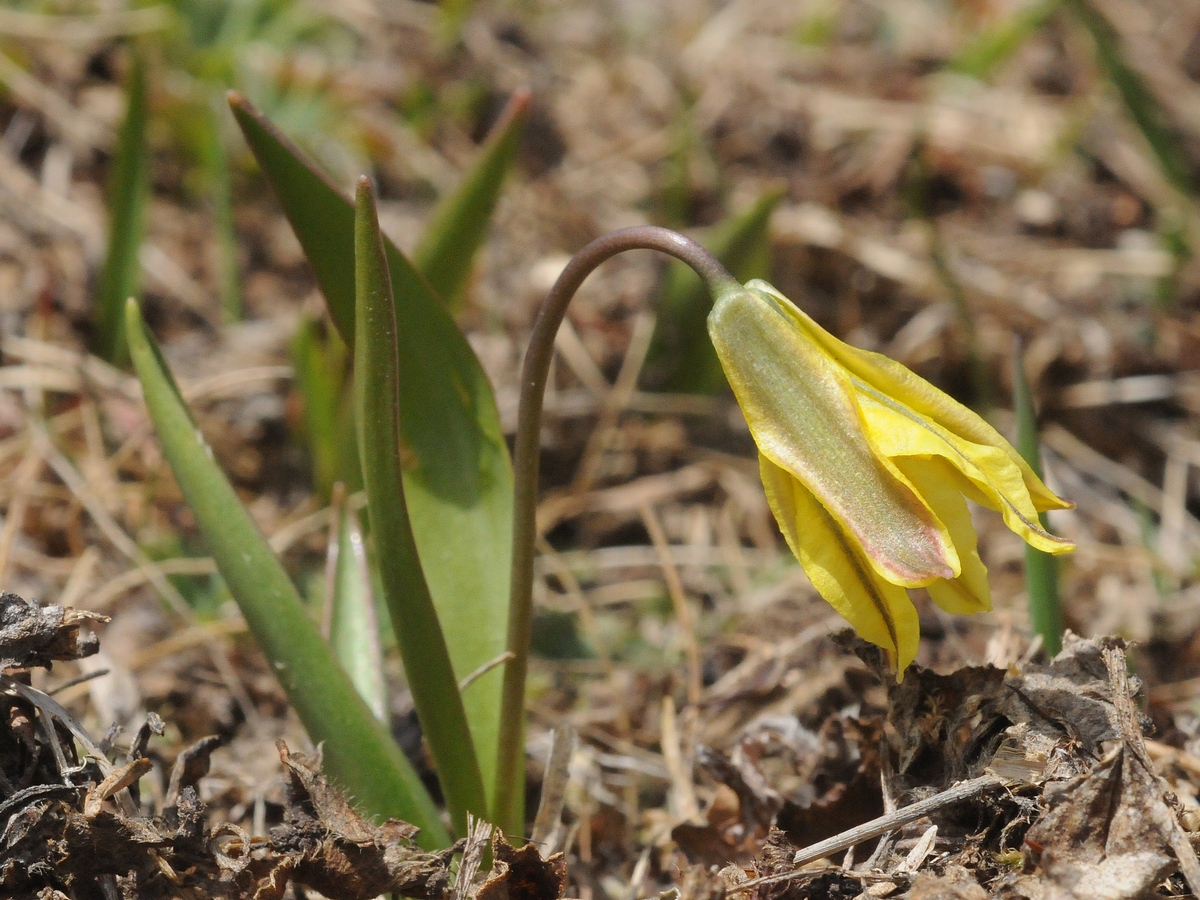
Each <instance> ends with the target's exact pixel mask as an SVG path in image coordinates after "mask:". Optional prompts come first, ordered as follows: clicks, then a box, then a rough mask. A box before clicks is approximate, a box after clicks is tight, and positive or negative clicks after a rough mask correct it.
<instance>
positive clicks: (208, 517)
mask: <svg viewBox="0 0 1200 900" xmlns="http://www.w3.org/2000/svg"><path fill="white" fill-rule="evenodd" d="M125 325H126V334H127V336H128V341H129V350H130V356H131V357H132V359H133V364H134V368H135V369H136V371H137V375H138V379H139V380H140V381H141V383H142V392H143V394H144V396H145V400H146V408H147V409H148V410H149V412H150V418H151V420H152V421H153V422H154V429H155V431H156V432H157V433H158V437H159V441H160V442H161V444H162V448H163V454H164V455H165V456H166V458H167V461H168V462H169V463H170V465H171V470H172V471H173V472H174V473H175V478H176V479H177V480H178V482H179V486H180V488H181V489H182V490H183V495H184V497H185V498H186V499H187V502H188V505H189V507H191V510H192V512H193V513H194V514H195V516H196V521H197V524H198V525H199V528H200V531H201V533H202V534H203V535H204V538H205V541H206V542H207V544H208V546H209V549H210V550H211V551H212V555H213V558H214V559H215V560H216V561H217V566H218V568H219V569H220V571H221V576H222V577H223V578H224V579H225V583H226V584H227V585H228V586H229V590H230V593H232V594H233V596H234V599H235V600H237V603H238V606H239V608H240V609H241V611H242V615H243V616H245V618H246V623H247V624H248V625H249V627H250V631H251V633H252V634H253V635H254V638H255V640H256V641H257V642H258V645H259V646H260V647H261V648H262V651H263V653H264V654H265V656H266V657H267V661H268V662H269V664H270V666H271V670H272V671H273V672H274V673H275V676H276V677H277V678H278V679H279V683H280V684H281V685H282V686H283V689H284V691H285V693H286V694H287V697H288V700H289V701H290V702H291V704H292V706H293V707H295V709H296V713H297V715H299V717H300V721H301V722H302V723H303V724H304V727H305V728H306V729H307V730H308V733H309V736H310V737H311V738H312V740H313V742H314V743H318V744H323V745H324V762H325V769H326V771H327V772H328V773H329V775H330V776H331V777H332V778H333V779H334V780H335V781H336V782H337V783H338V784H340V785H341V787H342V788H343V789H344V790H345V791H346V792H347V793H348V794H349V795H350V796H351V797H353V798H354V799H355V801H356V802H357V803H358V804H359V805H360V806H361V807H362V808H363V809H364V810H365V811H366V812H367V813H369V814H370V815H372V816H375V817H385V816H396V817H399V818H401V819H404V820H406V821H409V822H411V823H412V824H414V825H417V826H418V827H420V829H421V834H420V836H419V838H418V840H419V842H420V843H421V844H422V845H423V846H426V847H444V846H446V845H447V844H448V843H449V835H448V834H447V833H446V829H445V828H444V827H443V825H442V823H441V820H440V819H439V818H438V812H437V808H436V807H435V806H434V804H433V801H432V800H431V799H430V797H429V794H428V793H427V792H426V790H425V788H424V786H423V785H422V783H421V780H420V778H419V777H418V776H417V774H416V773H415V772H414V771H413V769H412V767H411V766H410V765H409V763H408V760H406V759H405V758H404V755H403V754H402V753H401V752H400V749H399V747H397V746H396V743H395V741H393V740H392V737H391V735H390V734H389V733H388V730H387V728H386V726H384V724H383V723H381V722H380V721H379V720H378V719H376V718H375V716H374V715H373V714H372V713H371V710H370V709H369V708H368V707H367V705H366V703H365V702H364V701H363V699H362V698H361V697H360V696H359V694H358V692H357V691H356V690H355V689H354V685H353V684H351V682H350V679H349V678H348V677H347V676H346V673H345V672H344V671H343V670H342V669H341V667H340V666H339V665H338V664H337V662H336V661H335V660H334V658H333V655H332V653H331V652H330V650H329V647H328V646H327V645H326V643H325V642H324V641H323V640H322V639H321V635H320V633H319V632H318V631H317V627H316V625H315V624H314V623H313V621H312V619H311V618H310V617H309V613H308V609H307V608H306V607H305V606H304V604H303V602H302V601H301V600H300V597H299V595H298V594H297V592H296V588H295V586H294V585H293V584H292V582H291V579H290V578H288V575H287V573H286V572H285V571H284V570H283V567H282V566H281V565H280V563H279V560H278V559H276V557H275V555H274V554H273V553H272V552H271V550H270V548H269V547H268V545H267V542H266V540H265V539H264V538H263V536H262V534H261V532H259V530H258V528H257V526H256V525H255V524H254V522H253V520H251V518H250V516H249V514H247V512H246V510H245V508H244V507H243V506H242V504H241V502H240V501H239V500H238V497H237V494H235V493H234V490H233V487H232V486H231V485H230V484H229V481H228V479H226V477H225V475H224V473H222V472H221V470H220V468H219V467H218V466H217V465H216V463H215V462H214V461H213V457H212V451H211V450H210V449H209V447H208V445H207V444H206V443H205V442H204V439H203V437H202V436H201V435H200V433H199V430H198V429H197V427H196V423H195V422H194V421H193V419H192V417H191V415H190V413H189V412H188V409H187V406H186V405H185V404H184V402H183V399H182V397H181V395H180V393H179V389H178V387H177V386H176V385H175V382H174V379H173V378H172V377H171V373H170V371H169V370H168V369H167V366H166V364H165V363H164V361H163V359H162V357H161V356H160V354H159V352H158V347H157V345H156V344H155V342H154V339H153V338H152V337H151V336H150V333H149V331H148V330H147V329H146V327H145V323H144V322H143V321H142V316H141V313H140V311H139V310H138V306H137V303H136V302H134V301H133V300H130V301H129V302H128V303H127V305H126V315H125Z"/></svg>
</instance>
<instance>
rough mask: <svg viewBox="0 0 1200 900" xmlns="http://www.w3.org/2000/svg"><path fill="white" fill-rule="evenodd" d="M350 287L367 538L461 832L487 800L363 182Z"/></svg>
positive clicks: (482, 814) (391, 302)
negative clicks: (437, 577) (454, 658)
mask: <svg viewBox="0 0 1200 900" xmlns="http://www.w3.org/2000/svg"><path fill="white" fill-rule="evenodd" d="M355 287H356V296H357V306H356V311H355V321H356V327H357V335H356V339H355V343H354V369H355V374H356V376H357V377H356V378H355V379H354V406H355V411H356V413H357V416H356V418H357V420H358V434H359V439H358V446H359V458H360V460H361V462H362V474H363V483H364V486H365V488H366V493H367V510H368V514H369V517H370V524H371V536H372V539H373V540H374V542H375V548H376V558H377V560H378V562H379V572H380V576H381V578H382V581H383V586H384V593H385V594H386V596H387V601H388V607H389V609H390V610H391V612H392V624H393V626H394V628H395V630H396V639H397V641H398V642H399V644H400V655H401V658H402V659H403V660H404V670H405V672H406V673H407V675H408V684H409V688H410V689H411V690H412V696H413V705H414V706H415V707H416V709H417V717H418V718H419V719H420V722H421V729H422V731H423V732H424V734H425V739H426V741H428V743H429V748H430V751H431V753H432V755H433V759H434V762H435V764H436V766H437V770H438V778H439V780H440V782H441V785H442V792H443V793H444V794H445V795H446V803H447V805H448V806H449V807H450V815H451V817H452V819H453V820H454V825H455V828H456V829H457V830H458V831H459V833H460V834H465V833H466V827H467V815H468V813H470V814H473V815H475V816H476V817H479V818H486V817H487V801H486V795H485V793H484V789H483V780H482V778H481V776H480V773H479V761H478V758H477V756H476V752H475V746H474V743H473V741H472V739H471V735H470V730H469V727H468V725H467V717H466V711H465V709H464V707H463V703H462V697H461V695H460V694H459V690H458V679H457V678H456V677H455V674H454V667H453V665H452V663H451V660H450V653H449V650H448V649H447V647H446V640H445V636H444V635H443V633H442V627H441V623H440V622H439V620H438V614H437V610H436V609H435V607H434V604H433V598H432V596H431V595H430V592H429V586H428V584H427V583H426V581H425V576H424V573H423V572H422V565H421V561H420V559H419V558H418V553H417V545H416V539H415V537H414V536H413V532H412V527H411V523H410V521H409V515H408V507H407V503H406V502H405V486H404V478H403V473H402V470H401V463H400V457H401V454H402V453H403V452H404V439H403V437H402V436H401V434H400V392H401V386H402V381H401V376H400V361H399V350H398V347H397V330H398V329H397V323H396V305H395V299H394V297H393V295H392V285H391V278H390V276H389V273H388V266H387V259H386V256H385V255H384V246H383V236H382V234H381V233H380V231H379V220H378V217H377V215H376V212H375V200H374V195H373V193H372V190H371V186H370V182H369V181H368V180H367V179H365V178H364V179H362V180H361V181H360V182H359V186H358V191H357V209H356V215H355Z"/></svg>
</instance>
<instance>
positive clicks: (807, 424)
mask: <svg viewBox="0 0 1200 900" xmlns="http://www.w3.org/2000/svg"><path fill="white" fill-rule="evenodd" d="M708 327H709V333H710V335H711V336H712V340H713V346H714V347H716V350H717V355H718V357H719V358H720V360H721V365H722V367H723V368H724V369H725V374H726V377H727V378H728V379H729V383H730V385H731V386H732V387H733V391H734V394H735V395H736V396H737V401H738V404H739V405H740V406H741V408H742V411H743V412H744V413H745V415H746V421H747V423H748V424H749V426H750V431H751V433H752V434H753V435H754V440H755V442H756V443H757V444H758V448H759V450H760V451H761V452H762V454H763V455H764V456H766V457H767V458H768V459H769V460H770V461H771V462H772V463H773V464H774V465H775V466H778V467H780V468H782V469H784V470H786V471H787V472H788V473H790V475H791V476H792V477H793V478H796V479H799V480H800V481H801V482H802V483H803V484H804V486H805V487H806V488H807V490H808V491H811V492H812V493H813V494H814V495H815V496H816V498H817V499H819V501H820V505H821V506H822V507H824V508H825V509H826V510H828V511H829V513H830V514H831V515H832V516H833V518H834V519H835V520H836V521H837V522H838V524H839V525H840V526H841V527H842V528H843V529H845V532H846V533H847V535H848V538H849V539H851V540H853V541H854V542H855V543H856V544H858V545H859V546H860V547H861V548H862V551H863V554H864V557H865V558H866V559H868V560H869V561H870V564H871V566H872V567H873V568H874V569H875V571H876V572H878V573H879V574H880V575H881V576H882V577H884V578H886V579H887V580H888V581H890V582H892V583H893V584H896V585H901V586H905V587H919V586H923V585H926V584H928V583H929V582H930V581H932V580H933V579H935V578H953V577H955V576H956V575H958V574H959V563H958V557H957V555H956V554H955V551H954V545H953V542H952V541H951V539H950V535H949V534H948V533H947V532H946V530H945V528H944V526H943V525H942V523H941V522H939V521H938V518H937V516H936V515H934V513H933V511H932V510H931V509H930V508H929V507H928V505H927V504H926V503H925V502H924V501H923V500H922V499H921V498H920V497H919V496H918V495H917V494H916V493H915V492H914V491H913V490H912V488H911V487H910V486H909V485H908V484H907V482H906V481H905V480H904V479H903V477H902V476H900V474H899V472H898V470H896V469H895V467H894V466H892V465H891V464H890V463H889V462H888V461H887V460H886V459H883V458H880V457H879V456H878V455H877V453H876V452H875V451H874V450H873V449H872V447H871V445H870V443H869V442H868V440H867V438H866V436H865V435H864V433H863V430H862V423H861V419H860V413H859V410H858V407H857V404H856V403H855V399H854V394H853V391H852V388H851V386H850V383H849V380H848V379H847V377H846V376H845V374H844V373H843V372H842V371H841V370H840V369H839V368H838V367H837V366H836V365H835V364H833V362H832V361H831V360H830V359H829V357H828V355H827V354H826V353H825V352H824V351H823V350H822V349H821V348H820V347H819V346H818V345H816V344H815V343H813V341H811V340H809V339H808V338H807V337H806V336H805V334H804V333H803V332H802V331H801V330H800V329H797V328H795V327H793V326H792V324H791V320H790V319H789V318H788V316H787V315H786V314H785V313H784V312H782V311H781V310H780V308H779V304H777V303H775V302H774V301H772V300H771V299H770V298H769V297H768V296H766V295H764V294H762V293H755V292H751V291H748V290H743V289H740V288H739V289H736V290H730V291H726V292H725V293H724V294H722V296H720V297H719V298H718V299H717V302H716V304H715V305H714V306H713V310H712V313H711V314H710V315H709V320H708Z"/></svg>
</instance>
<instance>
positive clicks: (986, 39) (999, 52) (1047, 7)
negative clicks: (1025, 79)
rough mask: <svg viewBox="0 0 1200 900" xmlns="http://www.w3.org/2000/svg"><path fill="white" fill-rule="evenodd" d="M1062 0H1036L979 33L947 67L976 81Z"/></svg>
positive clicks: (1009, 53)
mask: <svg viewBox="0 0 1200 900" xmlns="http://www.w3.org/2000/svg"><path fill="white" fill-rule="evenodd" d="M1062 5H1063V0H1036V2H1033V3H1029V4H1027V5H1026V6H1023V7H1021V8H1020V9H1018V10H1017V11H1016V12H1014V13H1013V14H1012V15H1011V16H1008V17H1007V18H1005V19H1002V20H1001V21H999V22H997V23H996V24H995V25H993V26H992V27H991V28H987V29H985V30H983V31H982V32H980V33H979V35H978V36H976V37H975V38H974V40H972V41H971V42H970V43H969V44H968V45H967V46H966V47H964V48H963V49H962V50H961V51H960V52H959V54H958V55H957V56H956V57H954V59H952V60H951V61H950V63H949V64H948V66H947V67H948V68H949V69H951V70H952V71H955V72H961V73H962V74H964V75H969V76H970V77H972V78H978V79H980V80H982V79H984V78H987V77H988V76H989V75H990V74H991V73H992V72H994V71H995V69H996V67H997V66H999V65H1001V64H1002V63H1003V62H1004V61H1005V60H1007V59H1009V58H1010V57H1011V56H1012V55H1013V54H1014V53H1015V52H1016V51H1017V49H1018V48H1020V46H1021V45H1022V44H1023V43H1025V41H1026V40H1027V39H1028V38H1029V37H1030V36H1031V35H1032V34H1033V33H1034V32H1036V31H1037V30H1038V29H1039V28H1041V27H1042V26H1043V25H1045V24H1046V23H1047V22H1048V21H1050V18H1051V16H1053V15H1054V14H1055V13H1056V12H1058V10H1059V9H1060V8H1061V7H1062Z"/></svg>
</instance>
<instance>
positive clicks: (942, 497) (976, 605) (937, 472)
mask: <svg viewBox="0 0 1200 900" xmlns="http://www.w3.org/2000/svg"><path fill="white" fill-rule="evenodd" d="M897 463H898V464H899V466H900V470H901V471H902V472H904V474H905V475H907V476H908V478H909V480H910V481H911V482H912V483H913V484H914V485H915V486H916V488H917V490H918V491H920V492H921V496H922V497H924V498H925V499H926V501H928V503H929V505H930V506H932V507H933V511H934V512H935V513H937V516H938V518H939V519H941V520H942V522H943V523H944V524H945V525H946V527H947V528H948V529H949V530H950V535H951V536H952V537H953V538H954V549H955V550H957V551H958V559H959V561H960V562H961V563H962V574H961V575H959V576H958V577H957V578H951V579H942V580H938V581H934V582H932V583H931V584H929V585H927V586H926V588H925V589H926V590H927V591H929V596H930V597H932V598H933V602H934V603H936V604H937V605H938V606H940V607H941V608H942V609H944V610H945V611H946V612H948V613H958V614H963V615H971V614H972V613H977V612H984V611H986V610H989V609H991V608H992V596H991V591H990V590H989V587H988V579H987V567H986V566H985V565H984V564H983V560H981V559H980V558H979V551H978V549H977V541H976V538H975V526H974V524H973V523H972V522H971V511H970V510H969V509H967V501H966V500H964V499H963V495H962V492H961V491H960V490H959V489H958V486H957V484H956V483H955V482H956V481H957V480H958V479H956V478H955V477H954V475H955V473H953V472H952V471H950V466H949V464H948V463H947V462H946V461H945V460H942V459H924V458H921V457H909V458H907V459H900V460H897Z"/></svg>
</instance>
